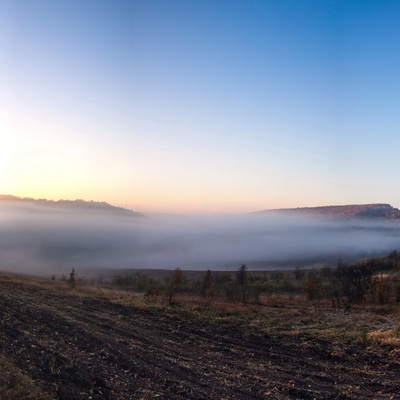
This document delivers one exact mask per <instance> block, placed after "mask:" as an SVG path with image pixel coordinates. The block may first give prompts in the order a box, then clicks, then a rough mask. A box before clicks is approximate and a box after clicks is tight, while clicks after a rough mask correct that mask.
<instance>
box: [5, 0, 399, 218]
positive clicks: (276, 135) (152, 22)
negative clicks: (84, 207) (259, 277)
mask: <svg viewBox="0 0 400 400" xmlns="http://www.w3.org/2000/svg"><path fill="white" fill-rule="evenodd" d="M399 20H400V2H399V1H385V0H379V1H378V0H376V1H369V0H363V1H361V0H359V1H356V0H343V1H341V0H337V1H330V0H302V1H300V0H275V1H271V0H264V1H260V0H243V1H237V0H229V1H228V0H226V1H225V0H212V1H208V0H202V1H194V0H193V1H191V0H176V1H175V0H143V1H134V0H129V1H128V0H127V1H122V0H120V1H118V0H113V1H111V0H108V1H107V0H97V1H92V0H77V1H75V0H65V1H64V0H59V1H53V0H35V1H34V0H20V1H14V0H2V1H1V3H0V76H1V77H2V78H1V80H0V193H2V194H13V195H17V196H21V197H34V198H47V199H54V200H58V199H71V200H73V199H84V200H95V201H107V202H109V203H112V204H114V205H118V206H123V207H127V208H130V209H133V210H135V211H139V212H157V213H158V212H161V213H200V214H201V213H246V212H251V211H257V210H263V209H269V208H285V207H303V206H322V205H339V204H353V203H360V204H362V203H390V204H392V205H393V206H395V207H400V199H399V186H398V183H399V182H400V168H398V164H399V161H398V158H399V146H400V134H399V127H400V112H399V106H400V75H399V71H400V24H399V23H398V21H399Z"/></svg>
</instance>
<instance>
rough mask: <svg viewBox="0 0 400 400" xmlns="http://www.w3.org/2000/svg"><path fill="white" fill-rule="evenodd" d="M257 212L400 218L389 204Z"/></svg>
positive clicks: (328, 217)
mask: <svg viewBox="0 0 400 400" xmlns="http://www.w3.org/2000/svg"><path fill="white" fill-rule="evenodd" d="M257 213H258V214H266V213H276V214H285V215H289V216H298V217H302V216H305V217H317V218H324V219H352V218H364V219H365V218H384V219H400V210H399V209H397V208H394V207H392V206H391V205H390V204H358V205H357V204H352V205H343V206H324V207H303V208H281V209H274V210H264V211H258V212H257Z"/></svg>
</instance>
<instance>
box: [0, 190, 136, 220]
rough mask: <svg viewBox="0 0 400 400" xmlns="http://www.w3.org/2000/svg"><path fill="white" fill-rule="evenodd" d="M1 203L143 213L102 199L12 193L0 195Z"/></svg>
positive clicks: (50, 208)
mask: <svg viewBox="0 0 400 400" xmlns="http://www.w3.org/2000/svg"><path fill="white" fill-rule="evenodd" d="M1 205H16V206H22V207H23V206H25V207H31V208H37V209H44V208H46V209H48V210H49V211H62V212H66V211H71V212H85V213H102V214H107V213H108V214H118V215H124V216H135V217H141V216H143V214H140V213H138V212H134V211H132V210H128V209H126V208H122V207H115V206H113V205H111V204H108V203H106V202H104V201H101V202H99V201H85V200H57V201H53V200H46V199H32V198H30V197H17V196H12V195H4V194H2V195H0V206H1Z"/></svg>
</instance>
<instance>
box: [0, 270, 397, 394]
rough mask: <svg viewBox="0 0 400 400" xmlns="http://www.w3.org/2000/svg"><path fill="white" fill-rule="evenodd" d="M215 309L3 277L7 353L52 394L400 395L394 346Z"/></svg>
mask: <svg viewBox="0 0 400 400" xmlns="http://www.w3.org/2000/svg"><path fill="white" fill-rule="evenodd" d="M310 312H311V311H310ZM342 314H343V312H341V313H340V314H337V318H341V316H342ZM215 315H217V314H213V317H210V316H207V314H206V313H204V314H203V315H201V314H193V313H190V312H188V311H185V309H184V308H179V307H178V308H177V307H175V308H172V307H167V306H163V307H161V306H158V305H152V304H150V305H148V306H146V307H145V306H140V305H139V306H138V305H135V304H134V302H132V304H129V303H128V302H125V304H123V302H122V301H117V300H115V298H112V297H107V296H105V295H104V294H96V293H89V292H88V293H86V294H85V293H83V294H82V293H78V292H77V291H71V290H67V289H60V287H57V286H56V285H53V286H51V285H50V284H48V285H47V286H45V285H42V284H32V283H29V282H28V281H26V282H25V281H24V280H18V279H10V278H8V277H6V276H0V334H1V336H0V353H1V354H3V355H4V356H5V357H6V358H7V360H8V361H9V362H10V363H11V364H10V365H12V366H13V367H14V368H18V369H19V370H20V372H22V373H23V374H24V375H25V376H28V377H29V378H30V379H32V380H33V383H34V385H36V386H37V387H40V388H41V389H42V390H43V392H44V393H47V394H49V395H50V396H51V398H58V399H155V398H158V399H185V400H186V399H216V400H217V399H218V400H221V399H264V398H268V399H400V361H399V352H398V351H396V350H395V349H394V348H393V347H390V346H378V345H373V346H372V345H371V344H368V343H367V342H366V341H364V342H363V341H362V340H351V338H350V337H347V338H346V339H343V338H340V337H338V338H337V339H335V338H332V337H328V336H327V335H324V334H321V335H318V334H317V333H316V332H318V331H319V330H320V328H318V329H319V330H318V329H317V330H314V329H313V327H312V323H313V319H311V318H308V319H306V317H305V316H304V315H303V314H302V312H299V311H297V314H294V315H296V318H297V319H296V321H293V323H294V324H295V325H290V321H287V320H285V321H281V325H276V321H277V318H279V315H281V316H282V318H283V319H285V316H284V314H283V311H282V310H279V309H276V310H275V314H274V315H275V316H274V320H272V317H271V316H270V317H265V318H264V319H262V318H261V317H252V316H251V317H250V316H247V317H241V316H237V317H231V318H228V317H224V316H223V315H222V314H221V317H220V318H216V317H215ZM257 318H258V319H257ZM268 318H270V319H268ZM335 318H336V317H335ZM261 319H262V323H261V322H260V321H261ZM383 320H384V321H386V322H387V320H386V319H384V318H383V319H382V321H383ZM257 321H258V322H260V323H259V324H257V323H256V322H257ZM274 324H275V325H274ZM296 324H297V325H296ZM278 326H280V327H281V328H282V327H283V326H286V328H285V329H278ZM301 326H304V329H303V328H302V329H300V327H301ZM0 379H1V378H0ZM0 398H1V395H0ZM21 398H23V397H21Z"/></svg>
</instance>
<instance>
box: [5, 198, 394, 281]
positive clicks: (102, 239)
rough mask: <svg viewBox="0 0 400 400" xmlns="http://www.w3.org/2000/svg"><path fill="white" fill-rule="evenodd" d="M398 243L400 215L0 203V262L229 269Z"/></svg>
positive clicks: (45, 268)
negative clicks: (104, 209) (342, 217)
mask: <svg viewBox="0 0 400 400" xmlns="http://www.w3.org/2000/svg"><path fill="white" fill-rule="evenodd" d="M399 248H400V221H397V222H396V221H387V222H386V221H382V220H375V221H374V220H372V221H371V220H369V221H365V220H359V221H355V220H352V221H336V222H333V221H319V220H316V219H296V218H287V217H284V216H276V215H275V216H273V215H268V216H266V215H262V214H253V215H246V216H212V217H204V216H201V217H184V216H149V217H146V218H140V217H135V216H132V217H127V216H123V215H113V214H107V213H104V214H101V213H92V214H91V213H88V212H72V211H71V210H64V211H63V210H62V209H61V210H55V209H54V207H53V208H48V207H45V206H42V207H39V206H37V205H35V206H29V204H23V203H21V204H17V205H14V204H13V205H10V204H2V205H1V207H0V269H1V270H7V271H15V272H23V273H33V274H50V273H55V274H57V273H59V274H62V273H67V272H68V271H70V269H71V267H75V268H76V269H78V271H79V267H81V268H84V267H101V268H165V269H171V268H176V267H180V268H182V269H203V270H205V269H207V268H210V269H211V270H213V269H214V270H225V269H229V270H236V269H237V268H238V267H239V266H240V265H241V264H243V263H245V264H247V265H248V267H249V269H275V268H294V267H296V266H297V265H299V266H300V267H311V266H313V265H321V263H330V264H335V262H336V261H337V259H338V258H339V257H341V258H342V259H344V260H350V259H352V258H356V257H364V256H368V255H376V254H384V253H386V252H389V251H391V250H394V249H399Z"/></svg>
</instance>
